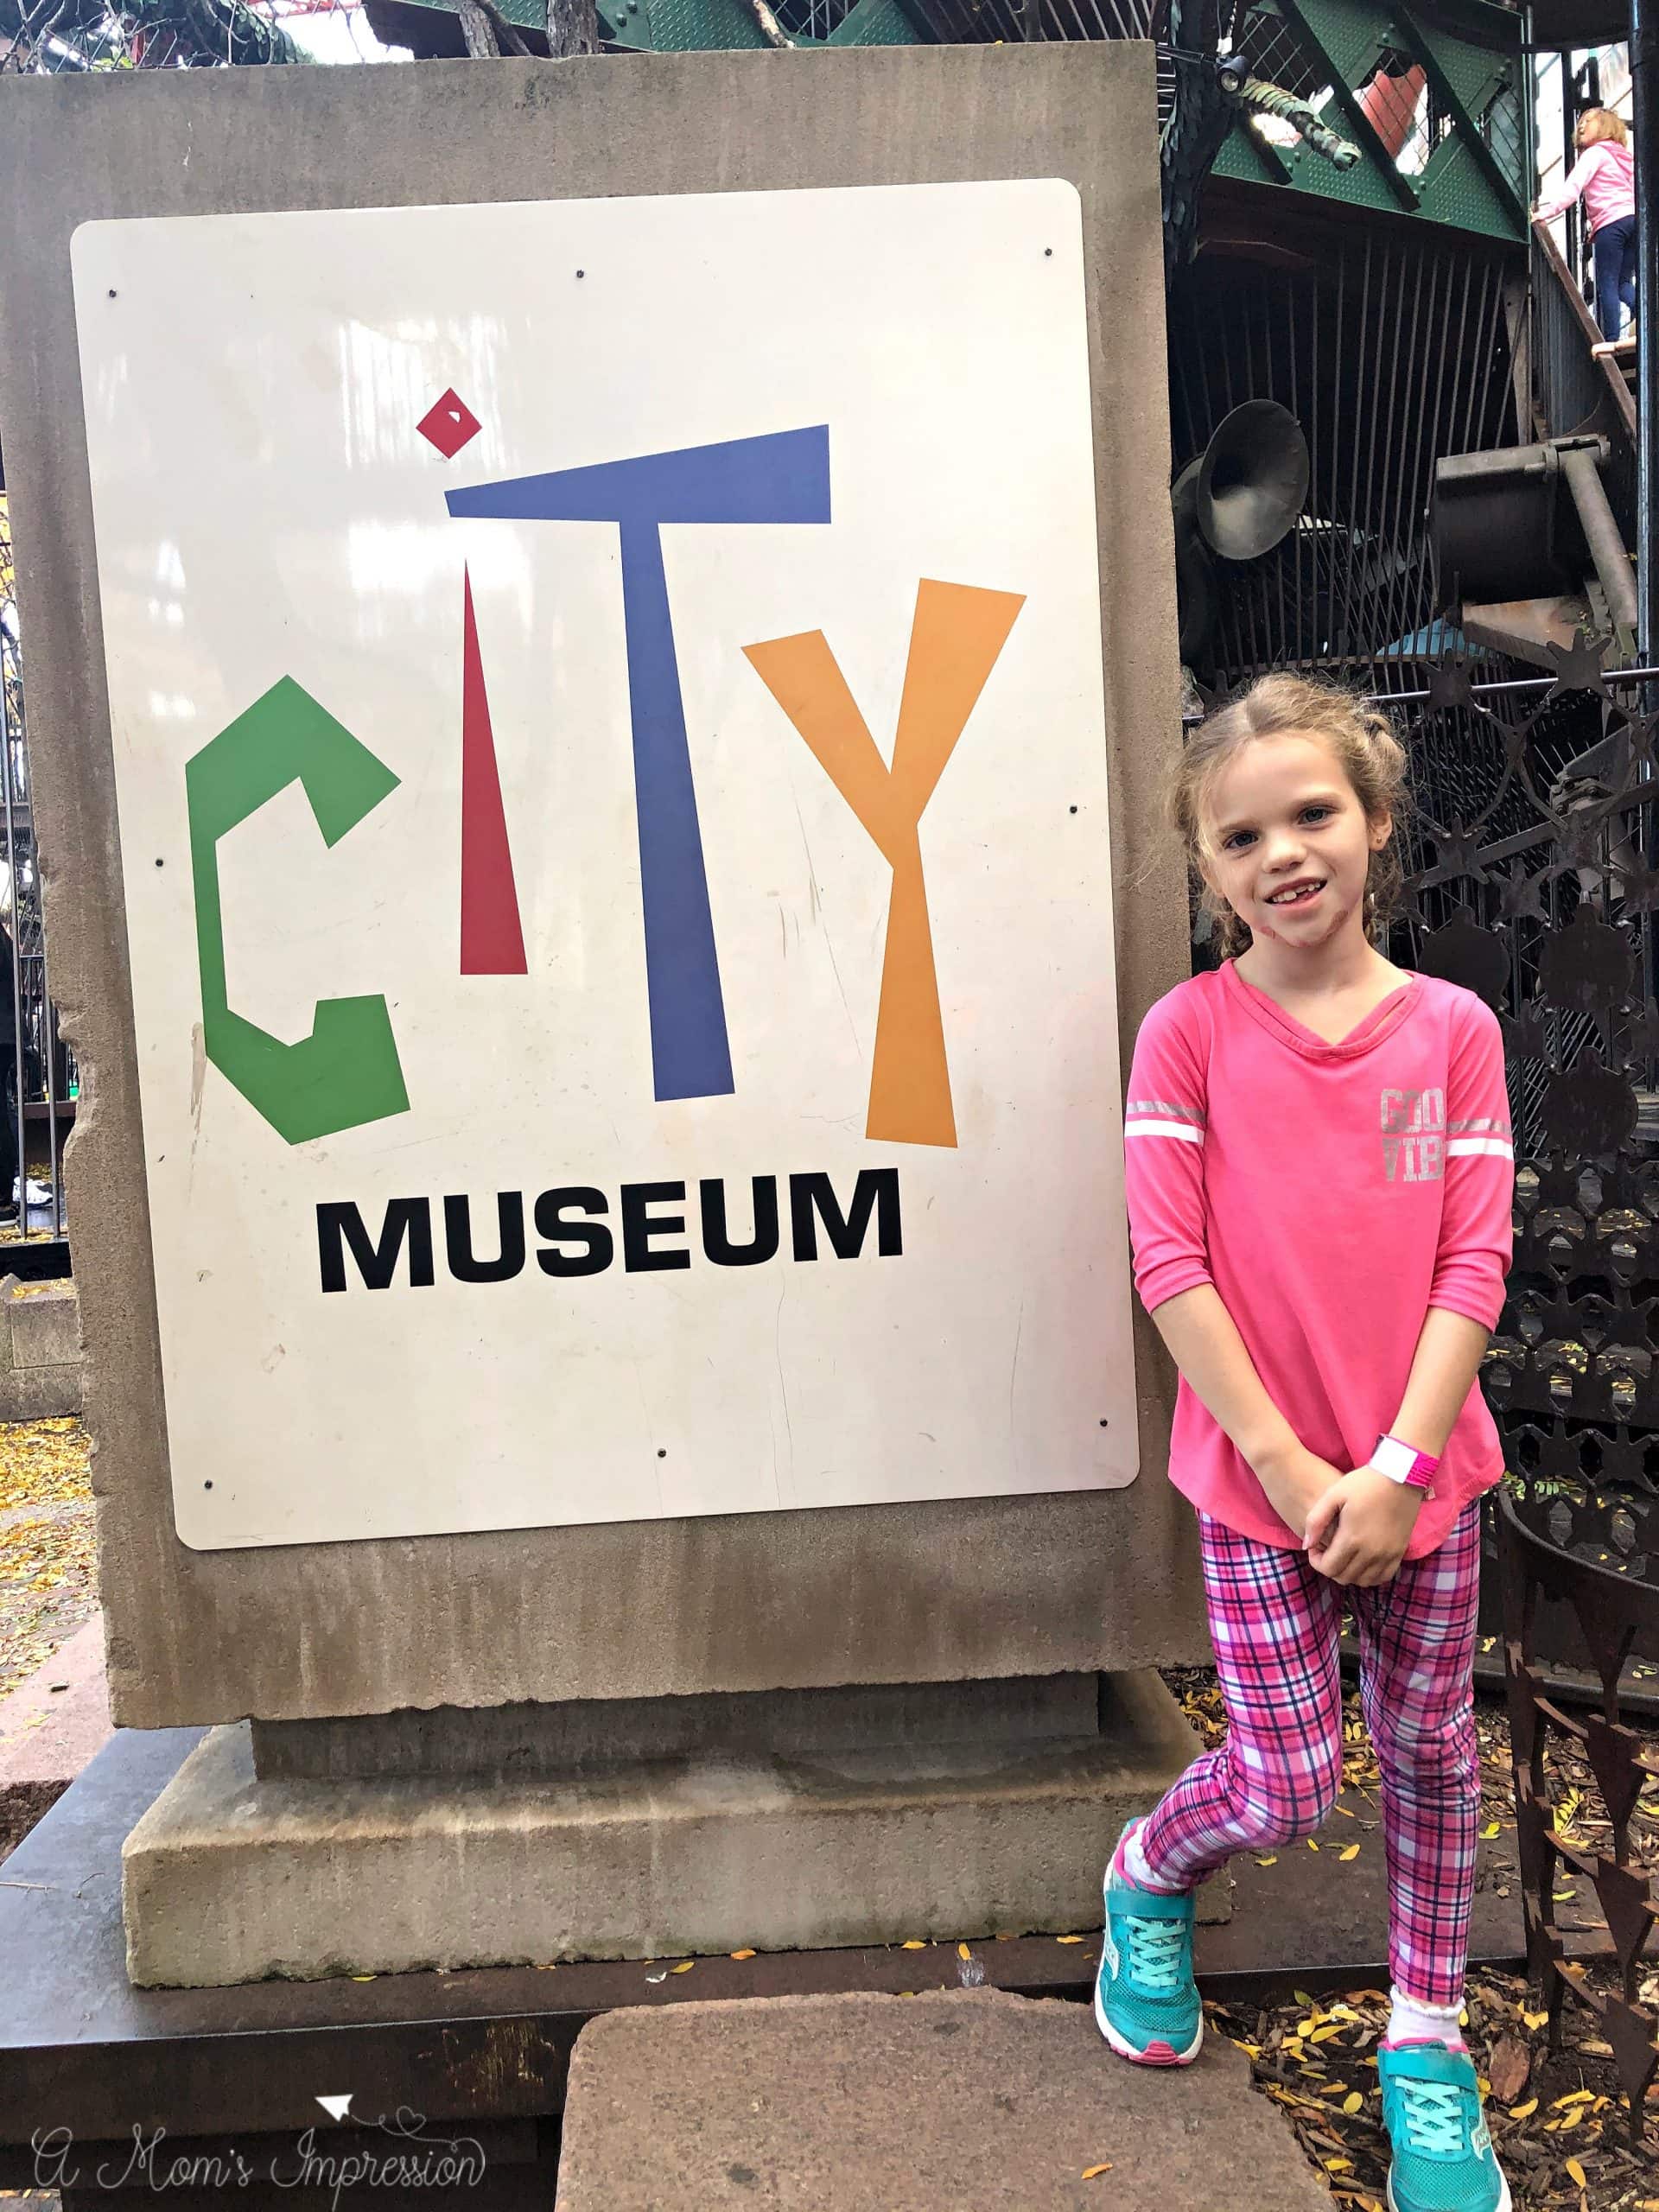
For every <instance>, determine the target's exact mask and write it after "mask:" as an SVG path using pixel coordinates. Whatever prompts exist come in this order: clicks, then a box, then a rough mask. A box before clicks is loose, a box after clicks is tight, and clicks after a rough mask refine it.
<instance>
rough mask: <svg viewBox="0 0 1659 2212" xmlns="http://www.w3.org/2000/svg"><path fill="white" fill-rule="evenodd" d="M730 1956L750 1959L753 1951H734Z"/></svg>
mask: <svg viewBox="0 0 1659 2212" xmlns="http://www.w3.org/2000/svg"><path fill="white" fill-rule="evenodd" d="M732 1956H733V1957H734V1959H752V1958H753V1956H754V1953H753V1951H734V1952H733V1953H732Z"/></svg>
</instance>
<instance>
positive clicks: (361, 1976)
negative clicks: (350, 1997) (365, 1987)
mask: <svg viewBox="0 0 1659 2212" xmlns="http://www.w3.org/2000/svg"><path fill="white" fill-rule="evenodd" d="M352 1980H353V1981H372V1980H374V1976H373V1975H372V1974H353V1976H352Z"/></svg>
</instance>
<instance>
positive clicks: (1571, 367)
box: [1529, 223, 1637, 547]
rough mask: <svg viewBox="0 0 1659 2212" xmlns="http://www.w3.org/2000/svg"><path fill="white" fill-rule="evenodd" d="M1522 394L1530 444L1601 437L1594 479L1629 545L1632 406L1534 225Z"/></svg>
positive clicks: (1557, 254)
mask: <svg viewBox="0 0 1659 2212" xmlns="http://www.w3.org/2000/svg"><path fill="white" fill-rule="evenodd" d="M1600 342H1601V332H1600V329H1599V327H1598V326H1597V323H1596V319H1595V317H1594V316H1593V315H1592V314H1591V312H1590V309H1589V308H1588V307H1587V306H1586V304H1585V300H1584V296H1583V294H1582V292H1581V291H1580V288H1579V286H1578V284H1577V283H1575V282H1574V280H1573V273H1572V271H1571V270H1569V269H1568V267H1567V263H1566V261H1565V259H1564V258H1563V257H1562V255H1561V251H1560V247H1559V246H1558V245H1556V243H1555V241H1554V238H1552V237H1551V235H1550V233H1549V232H1548V229H1547V227H1546V226H1544V225H1543V224H1542V223H1535V224H1534V225H1533V226H1532V259H1531V282H1530V286H1529V355H1530V360H1529V388H1530V391H1531V399H1532V410H1533V416H1534V422H1533V424H1532V430H1533V435H1535V436H1538V437H1549V438H1568V437H1575V436H1579V435H1597V436H1600V437H1604V438H1605V439H1606V441H1607V443H1608V455H1607V460H1606V461H1605V463H1604V465H1603V467H1602V471H1601V478H1602V482H1603V484H1604V485H1605V487H1606V492H1607V500H1608V505H1610V506H1611V508H1612V511H1613V514H1614V518H1615V519H1616V520H1617V521H1618V526H1619V529H1620V531H1621V532H1622V533H1623V535H1624V543H1625V544H1626V545H1627V546H1630V547H1633V546H1634V545H1635V543H1636V542H1637V535H1636V530H1637V460H1636V400H1635V397H1634V395H1633V394H1632V392H1631V391H1630V386H1629V385H1627V384H1626V383H1625V381H1624V375H1623V373H1622V372H1621V371H1620V370H1619V369H1618V368H1617V367H1616V366H1614V365H1613V364H1611V362H1610V361H1609V360H1608V359H1607V358H1606V357H1605V355H1598V354H1596V353H1594V352H1593V351H1592V348H1593V347H1594V346H1598V345H1599V343H1600Z"/></svg>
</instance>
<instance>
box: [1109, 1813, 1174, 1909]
mask: <svg viewBox="0 0 1659 2212" xmlns="http://www.w3.org/2000/svg"><path fill="white" fill-rule="evenodd" d="M1123 1869H1124V1872H1126V1873H1127V1874H1128V1878H1129V1879H1130V1880H1131V1881H1132V1882H1133V1883H1134V1884H1135V1887H1136V1889H1137V1890H1156V1891H1159V1892H1160V1895H1162V1896H1164V1897H1179V1894H1180V1890H1179V1885H1178V1884H1176V1883H1174V1882H1160V1880H1159V1878H1158V1877H1157V1876H1156V1875H1155V1874H1154V1872H1153V1871H1152V1869H1151V1867H1150V1866H1147V1854H1146V1853H1145V1852H1144V1851H1142V1850H1141V1823H1140V1822H1139V1821H1136V1822H1135V1826H1134V1827H1132V1828H1131V1829H1130V1830H1129V1832H1128V1835H1126V1836H1125V1837H1124V1839H1123Z"/></svg>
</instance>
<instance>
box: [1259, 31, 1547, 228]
mask: <svg viewBox="0 0 1659 2212" xmlns="http://www.w3.org/2000/svg"><path fill="white" fill-rule="evenodd" d="M1521 41H1522V22H1521V18H1520V17H1519V16H1517V15H1516V14H1514V13H1513V12H1512V11H1511V10H1509V9H1507V8H1498V7H1493V6H1490V5H1479V4H1475V3H1474V0H1469V4H1465V5H1461V6H1424V5H1418V6H1404V5H1402V4H1400V0H1392V4H1388V0H1259V4H1257V5H1256V6H1255V7H1253V8H1251V10H1249V16H1248V17H1247V19H1246V23H1245V28H1244V34H1243V48H1244V51H1245V53H1246V54H1247V55H1248V56H1249V58H1250V60H1251V62H1252V66H1253V67H1254V68H1255V73H1257V74H1258V75H1264V76H1267V77H1268V78H1270V79H1272V80H1273V81H1274V82H1275V83H1280V84H1285V85H1287V86H1288V87H1289V88H1290V89H1292V90H1294V91H1296V92H1300V94H1301V96H1302V97H1303V98H1304V99H1307V100H1308V101H1309V103H1310V105H1313V106H1315V107H1317V108H1319V110H1320V111H1321V113H1322V115H1323V116H1324V117H1325V119H1327V120H1328V121H1330V122H1331V123H1332V124H1333V125H1334V127H1335V128H1337V129H1338V130H1341V131H1342V132H1343V133H1344V136H1346V137H1349V138H1350V139H1351V140H1352V142H1353V143H1355V144H1357V146H1358V148H1359V149H1360V159H1359V161H1358V162H1357V163H1356V164H1355V165H1354V167H1353V168H1346V169H1341V168H1336V167H1335V166H1334V165H1333V164H1332V163H1331V162H1328V161H1326V160H1325V159H1324V158H1323V157H1322V156H1319V155H1318V154H1316V153H1314V152H1313V151H1312V150H1311V149H1309V148H1307V147H1306V146H1305V145H1296V146H1293V147H1290V148H1281V147H1279V146H1276V145H1274V144H1273V143H1271V142H1270V141H1269V140H1268V138H1266V137H1264V135H1263V134H1262V131H1261V130H1259V129H1258V128H1256V127H1255V126H1253V124H1252V123H1251V122H1250V121H1249V118H1245V117H1243V116H1241V117H1240V118H1238V120H1237V121H1236V122H1235V124H1234V125H1233V128H1232V130H1231V131H1230V133H1229V134H1228V138H1227V142H1226V144H1225V145H1224V147H1223V149H1222V151H1221V154H1220V156H1219V157H1218V159H1217V162H1216V165H1215V173H1216V174H1217V175H1220V176H1232V177H1237V178H1239V179H1241V180H1243V181H1248V182H1252V183H1260V184H1275V185H1287V186H1290V187H1292V188H1294V189H1295V190H1297V191H1300V192H1307V193H1312V194H1315V195H1316V196H1317V197H1319V198H1320V199H1325V200H1338V201H1341V202H1343V203H1344V204H1346V205H1348V206H1350V207H1370V208H1375V209H1377V210H1379V211H1382V212H1386V213H1392V214H1401V215H1410V216H1417V217H1421V218H1423V219H1427V220H1428V221H1430V222H1433V223H1440V224H1445V225H1446V226H1449V227H1450V228H1452V229H1454V230H1463V231H1473V232H1478V233H1480V234H1481V235H1483V236H1485V237H1489V238H1514V239H1516V240H1521V239H1524V238H1525V237H1526V235H1527V209H1528V205H1529V197H1530V191H1531V179H1532V154H1531V142H1530V137H1529V130H1530V108H1529V101H1528V99H1527V97H1526V92H1527V79H1526V58H1525V56H1524V54H1522V45H1521ZM1385 64H1392V65H1393V67H1395V68H1396V69H1400V68H1402V67H1411V68H1414V69H1418V70H1421V73H1422V75H1423V78H1424V79H1426V80H1427V81H1426V84H1425V86H1424V92H1425V95H1426V96H1425V98H1424V99H1423V100H1422V102H1421V108H1422V113H1421V118H1419V119H1417V120H1415V121H1414V124H1413V126H1412V128H1411V130H1410V132H1409V134H1408V137H1407V140H1406V143H1405V144H1404V145H1403V146H1402V148H1401V149H1400V152H1399V154H1398V156H1395V155H1394V154H1392V153H1391V152H1390V151H1389V147H1388V145H1387V143H1385V142H1384V139H1383V137H1382V136H1381V135H1379V132H1378V130H1377V129H1376V127H1375V125H1374V124H1373V123H1372V122H1371V120H1370V117H1369V116H1368V114H1367V111H1366V109H1365V107H1364V105H1363V103H1362V99H1361V92H1362V90H1363V87H1364V86H1366V85H1367V84H1368V83H1370V82H1372V81H1374V80H1375V79H1376V75H1377V73H1378V71H1379V69H1380V68H1382V67H1383V66H1384V65H1385Z"/></svg>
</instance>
